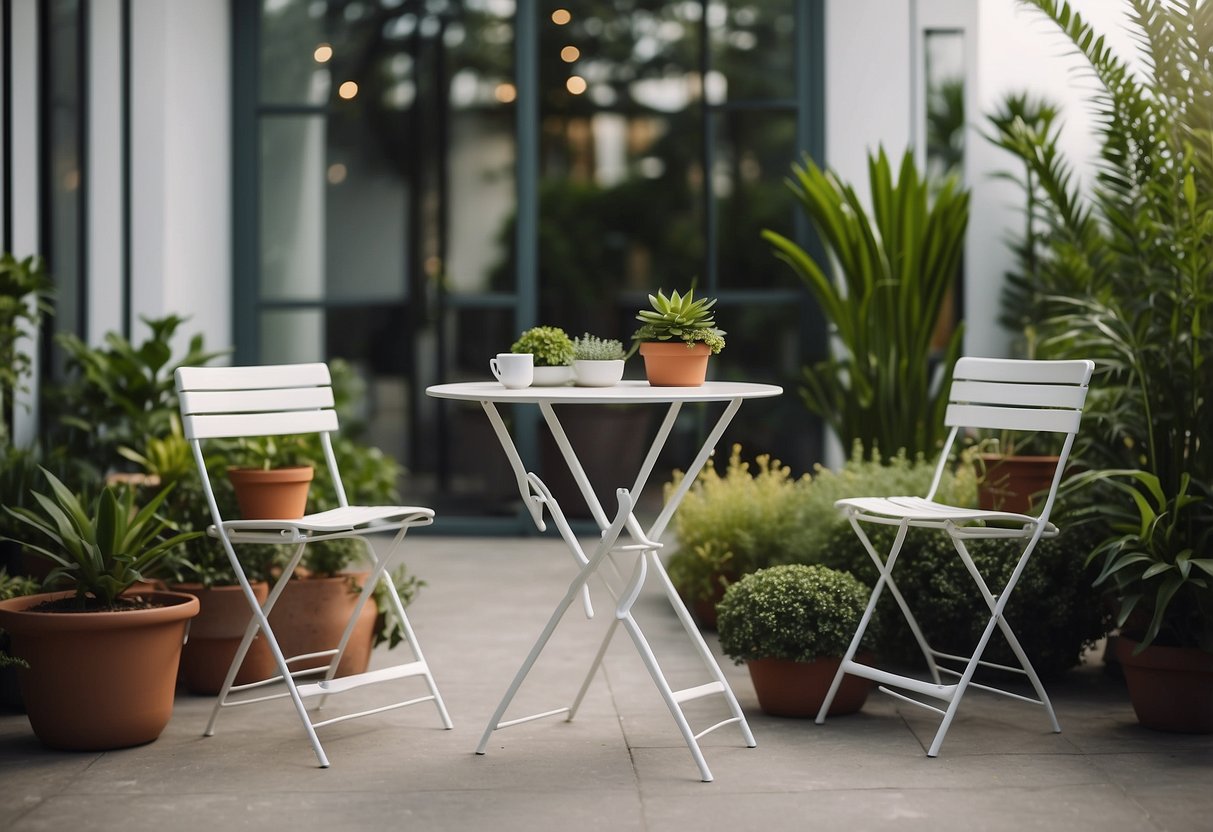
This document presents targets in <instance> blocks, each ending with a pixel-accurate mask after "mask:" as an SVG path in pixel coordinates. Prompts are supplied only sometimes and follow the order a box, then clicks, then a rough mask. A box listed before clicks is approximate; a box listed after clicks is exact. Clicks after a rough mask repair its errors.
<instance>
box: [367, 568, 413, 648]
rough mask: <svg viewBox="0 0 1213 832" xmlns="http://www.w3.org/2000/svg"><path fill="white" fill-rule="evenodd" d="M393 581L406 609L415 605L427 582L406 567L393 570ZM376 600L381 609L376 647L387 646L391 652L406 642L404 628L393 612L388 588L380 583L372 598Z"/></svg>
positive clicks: (376, 626) (376, 627) (377, 623)
mask: <svg viewBox="0 0 1213 832" xmlns="http://www.w3.org/2000/svg"><path fill="white" fill-rule="evenodd" d="M391 581H392V583H393V584H394V585H395V586H396V593H397V594H398V595H399V596H400V603H401V605H402V606H404V607H405V608H406V609H407V608H408V605H409V604H411V603H413V599H414V598H416V597H417V593H418V592H420V591H421V588H422V587H423V586H425V581H423V580H421V579H420V578H418V577H417V576H416V575H413V574H411V573H410V572H409V571H408V570H407V569H406V568H405V567H403V566H399V567H397V568H396V569H394V570H392V574H391ZM371 597H372V598H374V600H375V605H376V606H377V607H378V608H379V618H378V619H377V621H376V623H375V642H374V645H373V646H374V647H378V646H379V645H380V644H387V646H388V649H389V650H391V649H392V648H394V647H395V646H396V645H398V644H399V643H400V642H402V641H404V626H403V625H402V624H401V623H400V621H399V620H398V619H397V618H396V614H395V613H394V612H393V611H392V604H391V600H390V597H389V595H388V591H387V587H386V586H384V584H383V582H382V581H380V582H379V584H378V585H377V586H376V587H375V589H374V591H373V594H372V596H371Z"/></svg>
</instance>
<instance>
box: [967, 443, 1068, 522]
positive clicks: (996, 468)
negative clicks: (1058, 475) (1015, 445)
mask: <svg viewBox="0 0 1213 832" xmlns="http://www.w3.org/2000/svg"><path fill="white" fill-rule="evenodd" d="M978 456H980V458H981V460H982V464H983V466H984V467H985V474H984V476H983V477H982V478H981V479H980V480H979V481H978V484H977V504H978V505H979V506H980V507H981V508H983V509H988V510H992V511H1014V512H1016V513H1018V514H1031V515H1035V514H1038V513H1039V512H1040V509H1041V508H1043V507H1044V504H1043V503H1041V504H1040V505H1035V504H1034V503H1033V499H1032V498H1033V495H1038V494H1040V493H1041V492H1048V490H1049V488H1050V487H1051V486H1052V485H1053V472H1054V471H1056V470H1057V460H1058V457H1056V456H1002V455H1000V454H979V455H978ZM1040 499H1042V500H1043V495H1041V497H1040Z"/></svg>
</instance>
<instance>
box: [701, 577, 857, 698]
mask: <svg viewBox="0 0 1213 832" xmlns="http://www.w3.org/2000/svg"><path fill="white" fill-rule="evenodd" d="M869 593H870V590H869V589H868V588H867V587H865V586H864V585H863V584H861V583H860V582H859V581H857V580H855V578H853V577H851V574H850V573H848V572H839V571H837V570H834V569H829V568H827V567H825V566H820V565H813V566H805V565H803V564H785V565H782V566H772V567H770V568H768V569H759V570H758V571H757V572H751V573H750V574H748V575H746V576H744V577H742V578H741V580H739V581H737V582H736V583H734V584H731V585H730V586H729V588H728V589H727V590H726V591H725V593H724V598H722V599H721V601H720V603H719V604H718V605H717V618H716V627H717V630H718V632H719V633H720V647H721V649H722V650H724V652H725V654H726V655H728V656H729V657H730V658H731V659H733V660H734V661H735V662H736V663H737V664H741V663H742V662H745V664H746V666H747V667H748V668H749V671H750V678H751V680H752V681H753V683H754V692H755V693H757V694H758V704H759V707H761V708H762V710H763V712H764V713H768V714H771V715H772V716H793V717H812V716H816V714H817V711H818V709H819V708H820V707H821V703H822V702H823V701H825V697H826V693H827V692H828V691H829V689H830V683H831V682H832V681H833V679H834V674H835V673H837V672H838V665H839V664H840V663H841V661H842V656H843V654H844V653H846V651H847V647H848V646H849V645H850V642H851V637H852V636H853V634H854V633H855V630H856V628H857V627H858V626H859V619H860V617H861V616H862V615H863V611H864V608H865V607H866V606H867V602H868V595H869ZM859 660H860V661H863V657H862V656H860V657H859ZM870 687H871V683H870V682H869V681H868V680H866V679H859V678H857V677H854V676H844V677H843V683H842V687H841V688H840V689H839V691H838V694H837V696H836V697H835V698H834V702H833V703H832V704H831V706H830V714H831V715H833V714H849V713H854V712H855V711H858V710H859V709H860V708H862V707H863V703H864V702H865V701H866V700H867V698H868V690H869V689H870Z"/></svg>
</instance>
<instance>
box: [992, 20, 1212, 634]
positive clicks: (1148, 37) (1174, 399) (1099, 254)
mask: <svg viewBox="0 0 1213 832" xmlns="http://www.w3.org/2000/svg"><path fill="white" fill-rule="evenodd" d="M1028 2H1030V4H1031V5H1033V6H1035V7H1037V8H1038V9H1039V10H1040V11H1041V12H1042V13H1043V14H1044V15H1045V16H1047V17H1048V18H1050V19H1051V20H1052V21H1053V22H1054V23H1055V24H1056V25H1057V27H1058V28H1059V29H1060V30H1061V32H1063V33H1064V34H1065V36H1066V37H1067V38H1068V39H1069V40H1070V41H1071V43H1072V44H1073V46H1074V48H1075V49H1076V51H1078V52H1079V53H1080V54H1081V55H1082V56H1084V57H1085V58H1086V60H1087V62H1088V64H1089V65H1090V68H1091V70H1092V74H1093V76H1094V78H1095V79H1096V81H1097V82H1098V84H1099V89H1098V90H1097V92H1096V94H1095V95H1094V96H1093V97H1092V99H1091V101H1092V102H1093V105H1094V108H1095V110H1096V123H1097V125H1098V131H1099V138H1100V143H1101V147H1100V164H1099V168H1098V174H1097V176H1096V180H1095V182H1094V183H1091V184H1090V186H1089V187H1088V188H1085V189H1084V187H1083V183H1080V182H1078V181H1077V180H1076V178H1075V177H1074V176H1073V173H1072V171H1073V169H1074V166H1073V165H1072V164H1071V163H1069V162H1068V161H1067V160H1066V159H1065V157H1064V156H1063V155H1062V154H1061V152H1060V151H1059V149H1058V146H1057V131H1056V130H1055V129H1053V127H1052V118H1051V115H1050V114H1049V112H1048V111H1047V108H1044V109H1042V108H1037V110H1036V112H1035V114H1033V113H1032V108H1030V107H1029V108H1022V107H1021V106H1020V103H1019V102H1011V103H1008V105H1007V107H1006V110H1005V112H1003V113H1000V114H997V117H996V119H995V121H994V125H995V130H996V134H995V140H996V141H998V143H999V144H1000V146H1002V147H1004V148H1005V149H1007V150H1009V151H1010V152H1012V153H1013V154H1014V155H1015V156H1016V157H1017V159H1018V161H1019V162H1020V163H1021V164H1022V165H1023V167H1024V171H1025V178H1024V180H1023V181H1024V183H1025V192H1026V195H1027V198H1028V224H1027V226H1026V227H1025V237H1024V239H1023V240H1020V241H1017V246H1018V251H1019V252H1020V256H1019V257H1018V258H1017V266H1018V269H1019V271H1020V274H1019V275H1017V277H1016V283H1015V286H1016V287H1017V291H1018V292H1019V294H1018V298H1019V301H1020V304H1021V305H1020V307H1019V308H1020V312H1019V316H1020V317H1027V318H1030V319H1032V320H1036V321H1038V324H1037V329H1038V337H1037V338H1036V346H1037V351H1038V353H1039V354H1040V355H1042V356H1043V357H1050V358H1052V357H1060V358H1064V357H1083V358H1093V359H1095V360H1096V363H1097V370H1096V373H1097V377H1096V379H1095V380H1094V381H1093V383H1092V385H1091V387H1092V393H1091V395H1090V397H1089V399H1088V405H1087V409H1086V413H1087V418H1086V424H1085V426H1084V429H1083V433H1082V434H1081V436H1080V438H1081V441H1082V447H1081V448H1080V449H1079V454H1080V457H1081V459H1082V460H1083V461H1084V462H1085V463H1086V464H1087V466H1088V467H1090V468H1092V469H1093V470H1099V469H1109V473H1107V474H1106V475H1099V476H1090V477H1085V478H1082V479H1081V480H1080V481H1079V483H1080V484H1082V485H1084V486H1087V490H1086V491H1085V492H1084V493H1083V494H1078V495H1072V496H1077V497H1084V498H1085V499H1086V500H1087V501H1089V503H1090V505H1089V511H1088V514H1087V516H1088V517H1089V518H1090V519H1091V521H1092V522H1093V523H1095V524H1097V525H1099V526H1102V527H1103V528H1104V529H1106V530H1107V531H1106V534H1107V538H1108V539H1107V542H1106V543H1105V545H1103V546H1101V547H1100V548H1099V550H1098V551H1099V555H1098V557H1099V558H1101V559H1102V560H1103V569H1102V570H1101V573H1100V574H1101V578H1100V579H1101V583H1102V585H1107V586H1111V587H1113V588H1114V590H1115V592H1116V593H1117V594H1118V595H1119V596H1120V599H1121V601H1122V620H1124V621H1125V622H1126V624H1127V625H1130V626H1131V625H1133V623H1134V621H1133V619H1130V618H1129V617H1128V616H1129V613H1130V612H1139V613H1140V615H1141V617H1142V618H1143V619H1145V620H1149V621H1151V622H1153V624H1152V625H1151V626H1150V628H1149V634H1155V633H1161V634H1165V635H1166V638H1167V640H1168V641H1170V642H1171V643H1174V644H1180V645H1185V646H1194V645H1198V644H1204V645H1206V646H1208V645H1209V644H1210V642H1211V638H1210V631H1211V630H1213V622H1211V619H1210V616H1209V611H1210V610H1213V585H1211V584H1210V583H1209V582H1208V581H1206V580H1205V579H1204V577H1202V576H1201V572H1200V567H1199V565H1195V566H1194V565H1193V564H1192V563H1191V561H1192V560H1193V559H1195V560H1196V561H1201V560H1203V559H1207V558H1208V557H1209V555H1210V552H1209V548H1208V547H1209V542H1210V539H1211V536H1213V505H1211V501H1213V397H1210V396H1209V395H1208V391H1209V390H1213V361H1210V360H1209V359H1210V356H1213V327H1210V325H1209V322H1210V320H1213V152H1211V150H1213V127H1211V125H1213V66H1211V65H1210V62H1209V59H1208V56H1209V55H1210V54H1211V51H1213V4H1210V3H1207V2H1206V3H1196V2H1190V3H1166V2H1151V0H1130V2H1129V6H1130V20H1131V22H1132V24H1133V26H1134V28H1135V29H1136V30H1137V31H1136V32H1135V35H1136V39H1137V42H1138V43H1139V44H1140V48H1141V52H1142V57H1143V58H1144V62H1143V63H1144V70H1143V71H1138V70H1137V69H1131V68H1130V67H1129V64H1128V63H1127V62H1126V61H1125V60H1123V59H1121V58H1120V57H1118V56H1117V55H1116V54H1115V53H1114V52H1113V51H1112V49H1111V47H1110V46H1108V45H1107V43H1106V42H1105V40H1104V38H1102V37H1100V36H1098V34H1097V33H1096V32H1095V31H1094V30H1093V29H1092V28H1091V26H1090V24H1088V23H1087V22H1086V21H1085V20H1083V19H1082V18H1081V17H1080V16H1079V15H1078V14H1076V13H1075V12H1074V11H1073V10H1072V9H1071V8H1070V6H1069V4H1067V3H1064V2H1063V3H1057V2H1054V0H1028ZM1016 107H1020V108H1021V109H1025V112H1024V113H1021V114H1020V117H1019V118H1018V119H1017V118H1016V117H1015V113H1014V110H1015V109H1016ZM1109 521H1110V522H1111V523H1112V524H1114V527H1109V525H1108V524H1109ZM1141 558H1145V560H1141ZM1180 578H1182V580H1179V579H1180ZM1177 581H1178V582H1177ZM1201 611H1203V612H1201ZM1143 626H1144V625H1143ZM1148 643H1149V639H1145V640H1143V641H1142V644H1143V646H1144V645H1146V644H1148Z"/></svg>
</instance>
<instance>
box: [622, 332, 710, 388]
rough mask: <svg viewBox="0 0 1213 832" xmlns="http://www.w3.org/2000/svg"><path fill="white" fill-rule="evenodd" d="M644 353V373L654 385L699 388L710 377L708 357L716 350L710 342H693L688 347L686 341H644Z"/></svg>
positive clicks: (641, 346)
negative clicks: (709, 344) (712, 348)
mask: <svg viewBox="0 0 1213 832" xmlns="http://www.w3.org/2000/svg"><path fill="white" fill-rule="evenodd" d="M640 354H641V355H642V356H644V374H645V376H647V377H648V379H649V384H650V385H651V386H653V387H699V386H700V385H702V384H703V382H704V379H706V378H707V377H708V357H709V356H710V355H711V354H712V351H711V350H710V349H709V348H708V345H707V344H702V343H700V344H692V345H691V347H690V348H689V349H688V348H687V345H686V344H684V343H683V342H682V341H644V342H642V343H641V345H640Z"/></svg>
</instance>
